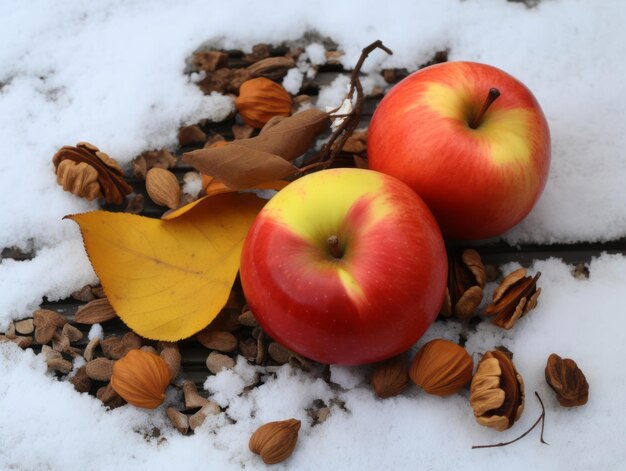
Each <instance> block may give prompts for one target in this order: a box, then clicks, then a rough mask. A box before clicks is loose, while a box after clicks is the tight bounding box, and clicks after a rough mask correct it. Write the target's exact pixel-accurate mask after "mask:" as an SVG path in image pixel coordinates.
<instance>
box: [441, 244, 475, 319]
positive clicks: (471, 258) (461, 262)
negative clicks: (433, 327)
mask: <svg viewBox="0 0 626 471" xmlns="http://www.w3.org/2000/svg"><path fill="white" fill-rule="evenodd" d="M485 281H486V274H485V267H484V265H483V262H482V260H481V258H480V254H479V253H478V252H477V251H476V250H474V249H465V250H463V251H460V252H452V253H451V254H449V256H448V287H447V288H446V297H445V300H444V303H443V306H442V308H441V314H442V315H443V316H446V317H450V316H455V317H457V318H459V319H467V318H469V317H472V316H473V315H474V313H475V312H476V308H477V307H478V305H479V304H480V302H481V301H482V300H483V288H484V287H485Z"/></svg>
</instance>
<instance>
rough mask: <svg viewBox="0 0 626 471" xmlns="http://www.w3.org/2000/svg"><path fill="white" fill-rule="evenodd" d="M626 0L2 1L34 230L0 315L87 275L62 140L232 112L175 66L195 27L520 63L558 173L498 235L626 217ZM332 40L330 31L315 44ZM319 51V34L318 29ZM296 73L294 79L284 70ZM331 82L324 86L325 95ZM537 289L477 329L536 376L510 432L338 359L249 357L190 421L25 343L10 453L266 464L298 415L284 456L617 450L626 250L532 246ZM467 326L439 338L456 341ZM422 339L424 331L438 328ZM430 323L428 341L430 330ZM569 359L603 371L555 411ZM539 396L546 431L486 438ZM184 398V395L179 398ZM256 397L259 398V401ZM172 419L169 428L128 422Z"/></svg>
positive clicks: (7, 421) (212, 32)
mask: <svg viewBox="0 0 626 471" xmlns="http://www.w3.org/2000/svg"><path fill="white" fill-rule="evenodd" d="M624 24H626V4H624V3H623V2H622V1H620V0H613V1H611V0H606V1H603V2H591V1H568V2H565V1H549V0H544V1H542V2H540V3H539V5H538V7H536V8H532V9H528V8H526V7H525V6H524V5H523V4H519V3H509V2H506V1H504V0H500V1H496V0H471V1H459V0H440V1H438V2H434V1H432V0H424V1H408V0H407V1H402V2H401V1H397V2H383V3H381V2H378V1H359V2H356V1H354V2H341V3H340V2H332V1H319V0H315V1H313V0H311V1H309V2H306V3H305V2H301V3H296V2H290V1H273V2H253V1H237V0H232V1H229V2H210V1H207V0H187V1H184V2H168V1H165V0H163V1H152V2H139V1H134V2H133V1H125V2H120V1H114V0H108V1H106V0H103V1H99V2H91V3H89V2H80V1H77V0H65V1H56V2H52V1H45V0H39V1H37V0H33V1H30V2H17V1H14V2H5V3H4V4H3V6H2V14H1V15H0V44H2V46H1V47H0V155H2V157H1V158H0V188H1V189H0V248H4V247H11V246H16V247H22V248H25V249H33V250H35V252H36V254H37V255H36V257H35V258H34V259H33V260H30V261H23V262H16V261H12V260H2V261H0V330H1V328H3V327H4V326H5V325H6V322H7V320H8V319H9V318H11V317H13V318H19V317H24V316H26V315H28V314H30V312H31V309H32V308H33V307H35V306H37V305H38V304H39V303H40V302H41V299H42V297H43V296H48V297H49V298H50V299H59V298H62V297H65V296H67V295H68V294H69V293H71V292H72V291H73V290H75V289H77V288H80V287H81V286H82V285H84V284H85V283H88V282H92V281H94V279H95V275H94V274H93V272H92V270H91V268H90V266H89V264H88V261H87V258H86V256H85V255H84V252H83V249H82V243H81V241H80V236H79V234H78V231H77V229H76V227H75V225H74V224H72V223H71V222H69V221H61V218H62V217H63V216H64V215H66V214H70V213H76V212H81V211H85V210H88V209H93V208H95V205H94V204H90V203H86V202H85V201H83V200H80V199H78V198H75V197H74V196H72V195H70V194H69V193H66V192H64V191H63V190H62V189H61V188H60V187H59V186H58V185H57V184H56V182H55V177H54V173H53V171H52V165H51V162H50V159H51V157H52V155H53V154H54V152H55V150H56V149H57V148H59V147H60V146H62V145H64V144H73V143H75V142H78V141H85V140H86V141H90V142H92V143H94V144H96V145H98V146H100V147H101V148H102V149H103V150H105V151H106V152H108V153H109V154H111V155H112V156H114V157H116V158H117V159H118V160H119V161H120V162H122V163H127V162H129V161H130V160H131V159H132V158H133V157H134V156H135V155H136V154H137V153H138V152H140V151H142V150H145V149H147V148H155V147H160V146H172V145H174V144H175V139H176V131H177V128H178V127H179V126H180V125H181V124H186V123H193V122H196V121H198V120H199V119H203V118H213V119H221V118H222V117H223V116H225V115H226V114H227V113H228V111H229V110H230V107H231V101H230V100H229V99H227V98H224V97H221V96H218V95H213V96H208V97H207V96H203V95H202V94H201V93H200V91H199V90H198V89H197V87H196V86H195V85H194V84H193V83H191V82H190V81H189V79H188V77H187V76H186V75H184V74H183V69H184V67H185V59H186V58H187V57H188V56H189V55H190V53H191V52H192V51H193V50H194V49H195V48H196V47H197V46H198V45H199V44H201V43H203V42H205V41H212V42H214V43H215V44H216V45H219V46H224V47H243V48H246V47H250V46H251V45H252V44H255V43H257V42H275V43H276V42H281V41H283V40H289V39H297V38H299V37H301V36H302V34H303V33H304V32H305V31H312V30H315V31H317V32H319V33H320V34H322V35H324V36H329V37H331V38H333V39H334V40H335V41H336V42H337V43H338V44H339V46H340V49H341V50H343V51H344V52H345V55H344V57H343V59H342V60H343V61H344V63H345V64H346V66H351V65H353V64H354V63H355V62H356V59H357V57H358V55H359V52H360V50H361V48H362V47H363V46H365V45H366V44H369V43H370V42H371V41H373V40H374V39H382V40H383V41H384V43H385V44H386V45H387V46H388V47H390V48H391V49H392V50H393V51H394V55H393V56H391V57H388V56H386V55H385V54H382V53H376V54H373V55H372V56H371V59H370V60H369V61H368V63H367V65H366V70H369V71H374V70H376V69H379V68H381V67H408V68H409V69H410V68H415V67H416V66H417V65H419V64H421V63H423V62H425V61H427V60H428V59H429V58H430V57H431V56H432V54H433V53H434V52H435V51H437V50H441V49H444V48H448V49H449V50H450V54H449V58H450V60H475V61H481V62H487V63H490V64H493V65H495V66H498V67H500V68H502V69H504V70H506V71H508V72H510V73H511V74H513V75H515V76H516V77H518V78H519V79H520V80H521V81H522V82H524V83H525V84H526V85H528V87H529V88H530V89H531V90H532V91H533V92H534V93H535V95H536V97H537V98H538V100H539V102H540V103H541V104H542V107H543V109H544V112H545V114H546V116H547V118H548V121H549V123H550V126H551V131H552V139H553V160H552V168H551V174H550V179H549V181H548V185H547V187H546V190H545V193H544V195H543V197H542V199H541V200H540V202H539V204H538V206H537V207H536V208H535V210H534V211H533V212H532V213H531V215H530V216H529V217H528V218H527V219H526V220H525V221H524V222H523V223H522V224H520V226H519V227H517V228H515V229H514V230H512V231H511V232H510V233H509V234H507V235H506V240H507V241H509V242H511V243H518V242H520V243H521V242H539V243H549V242H556V241H558V242H574V241H604V240H611V239H616V238H620V237H624V236H626V190H624V181H626V151H624V150H623V149H625V148H626V134H625V133H624V123H625V122H626V94H624V93H623V78H624V77H626V65H625V62H624V61H623V60H622V59H623V58H624V57H626V34H625V33H624V29H623V25H624ZM318 52H319V51H318ZM310 53H311V55H312V56H315V54H316V48H315V47H313V48H311V49H310ZM291 79H292V81H291V82H290V84H291V86H293V81H294V80H295V81H296V83H297V77H294V76H292V77H291ZM328 96H332V91H330V92H329V93H328ZM532 269H533V270H534V269H539V270H541V271H542V273H543V276H542V278H541V280H540V285H541V287H542V289H543V291H542V295H541V297H540V301H539V306H538V307H537V308H536V310H534V311H532V312H531V313H530V314H529V316H528V317H527V318H526V319H524V320H522V321H520V322H519V323H518V325H517V326H516V327H515V328H514V329H513V330H512V331H510V332H506V333H505V332H503V331H500V330H498V329H496V328H492V327H490V326H487V325H484V326H483V325H482V324H481V326H480V327H479V329H478V332H476V333H472V334H470V335H469V339H468V343H467V348H468V350H469V351H470V352H471V353H473V354H474V356H475V358H476V359H477V358H478V354H479V353H481V352H483V351H485V350H488V349H492V348H493V347H495V346H497V345H500V344H504V345H506V346H507V347H508V348H509V349H510V350H512V351H513V352H514V353H515V358H514V360H515V362H516V365H517V366H518V369H519V370H520V372H521V374H522V375H523V376H524V379H525V382H526V393H527V407H526V411H525V412H524V415H523V416H522V419H521V420H520V422H519V423H518V424H516V425H515V426H514V428H513V429H512V430H510V431H508V432H505V433H503V434H499V433H497V432H495V431H492V430H488V429H485V428H483V427H480V426H479V425H477V424H476V423H475V422H474V419H473V416H472V412H471V409H470V407H469V405H468V401H467V395H458V396H455V397H451V398H447V399H439V398H436V397H431V396H427V395H425V394H423V393H421V392H417V390H416V389H411V390H410V391H408V392H407V393H405V394H404V395H403V396H401V397H399V398H396V399H390V400H386V401H380V400H376V399H374V398H373V396H372V393H371V390H370V388H369V386H368V385H367V384H366V381H365V380H366V377H367V374H366V373H367V370H366V369H346V368H333V369H332V379H333V380H334V381H335V382H336V383H337V384H338V385H339V387H330V386H329V385H328V384H327V383H324V382H322V381H321V380H318V381H313V380H312V379H311V377H309V376H308V375H306V374H304V373H301V372H298V371H295V370H291V369H289V368H288V367H283V368H282V369H280V371H279V373H278V375H277V377H276V378H273V377H269V378H267V381H266V383H265V384H264V386H262V387H260V388H256V389H253V390H252V391H250V392H246V393H243V394H242V391H243V388H244V386H245V384H246V383H247V382H248V381H250V377H251V375H253V374H254V371H252V367H250V366H247V365H245V364H240V365H238V367H237V369H236V374H235V373H231V372H224V373H220V374H219V375H218V376H216V377H211V378H210V379H209V380H208V381H207V383H206V387H207V389H208V390H209V391H211V392H213V393H215V394H216V399H218V400H219V401H220V402H221V404H222V405H224V406H228V410H227V412H228V415H229V416H230V417H231V418H233V419H235V420H236V423H234V424H233V423H230V422H229V421H227V420H226V418H225V416H224V414H222V415H221V416H219V417H218V418H216V419H215V421H214V422H210V423H209V422H207V423H206V424H205V426H204V427H203V429H202V430H200V431H199V432H198V433H196V435H195V436H193V437H181V436H179V435H178V434H177V432H176V431H174V430H172V428H171V427H170V426H169V425H168V424H167V423H166V419H165V414H164V412H163V410H160V409H159V410H157V411H154V412H151V413H146V412H144V411H140V410H137V409H134V408H132V407H130V406H126V407H123V408H121V409H117V410H114V411H112V412H105V410H104V408H103V407H102V406H101V405H100V403H99V401H97V400H95V399H93V398H91V397H89V396H86V395H82V396H81V395H79V394H78V393H76V392H74V391H73V389H72V387H71V385H70V384H67V383H59V382H56V381H54V380H52V379H50V378H49V377H47V376H46V374H45V368H44V366H43V362H42V360H41V359H39V358H35V357H34V356H33V355H32V353H31V352H29V351H26V352H21V351H19V350H18V349H17V348H15V347H14V346H11V345H0V417H1V418H2V419H1V420H0V443H2V446H1V447H0V468H2V469H8V468H10V469H53V470H61V469H62V470H73V469H115V468H117V469H129V468H130V467H131V466H132V467H134V468H136V469H151V470H156V469H189V470H192V469H231V468H232V469H238V468H240V467H242V466H243V465H245V466H246V469H257V468H263V465H262V464H260V461H259V460H258V457H255V456H253V455H252V454H251V453H250V452H249V451H248V450H247V441H248V438H249V435H250V433H251V432H252V431H253V430H254V428H256V426H258V425H259V424H261V423H263V422H266V421H269V420H278V419H285V418H289V417H296V418H299V419H301V420H302V421H303V425H302V430H301V432H300V439H299V443H298V446H297V448H296V451H295V453H294V454H293V456H292V457H291V458H290V460H289V461H287V462H286V463H284V464H283V465H279V466H277V468H278V469H281V468H284V469H298V470H299V469H329V468H336V469H453V468H454V469H580V470H588V469H602V470H613V469H624V468H625V467H626V465H625V464H624V462H626V446H625V445H624V437H625V436H626V420H625V419H626V413H625V412H624V408H623V406H622V402H623V399H624V393H623V391H624V388H625V387H626V372H625V370H624V368H623V367H622V366H621V365H620V359H621V358H623V356H624V354H625V353H626V347H625V346H624V343H623V337H624V326H625V323H624V321H623V320H622V318H621V312H622V311H623V307H622V305H623V302H622V300H621V297H622V293H623V292H624V287H626V258H625V257H624V256H602V257H600V258H599V259H597V260H594V261H593V262H592V263H591V264H590V278H589V279H588V280H579V279H575V278H574V277H572V276H571V274H570V267H567V266H566V265H564V264H563V263H561V262H560V261H558V260H548V261H542V262H536V263H535V265H534V266H533V267H532ZM453 325H454V324H450V323H447V324H442V323H438V324H436V326H435V328H433V329H431V331H429V333H428V334H427V337H428V338H433V337H438V336H443V337H448V338H451V339H455V338H456V337H455V336H456V335H457V334H458V332H456V331H455V328H454V327H453ZM424 340H426V339H424ZM420 343H422V342H420ZM552 352H556V353H558V354H560V355H561V356H564V357H571V358H574V359H575V360H576V361H577V362H578V364H579V366H580V367H581V368H582V370H583V371H584V372H585V373H586V375H587V378H588V381H589V384H590V399H589V403H588V404H587V405H586V406H584V407H581V408H577V409H573V410H566V409H561V408H560V407H559V406H558V404H557V402H556V400H555V398H554V396H553V394H552V392H551V391H550V390H549V388H548V387H547V385H546V384H545V381H544V379H543V369H544V367H545V361H546V359H547V357H548V355H549V354H550V353H552ZM535 390H536V391H538V392H539V393H540V394H541V395H542V397H543V399H544V401H545V403H546V408H547V420H546V427H547V428H546V435H545V438H546V440H547V441H548V443H550V446H545V445H541V444H539V443H538V438H537V437H536V433H535V432H533V435H531V436H529V437H527V438H526V439H524V440H523V441H521V442H519V443H516V444H514V445H512V446H510V447H507V448H496V449H490V450H471V445H473V444H484V443H492V442H499V441H504V440H507V439H509V438H511V437H514V436H517V435H518V434H519V433H521V431H523V430H524V429H525V428H526V427H527V426H528V425H530V424H531V423H532V422H533V421H534V420H535V419H536V417H537V416H538V415H539V411H540V409H539V406H538V404H537V403H536V401H535V399H534V397H533V391H535ZM176 399H177V398H176V397H171V398H170V400H171V401H175V400H176ZM315 399H322V400H324V401H325V402H326V403H330V402H332V400H333V399H338V400H341V401H343V402H345V410H344V409H342V408H340V407H338V406H334V407H332V408H331V409H332V414H331V416H330V418H329V419H328V420H327V421H326V422H324V423H323V424H320V425H316V426H314V427H312V426H311V421H310V419H309V418H308V416H307V415H306V412H305V409H306V408H307V407H309V406H310V405H311V403H312V402H313V401H314V400H315ZM252 411H254V417H251V413H252ZM152 426H157V427H159V428H160V429H161V431H162V433H163V434H164V436H165V438H166V439H167V440H166V441H165V442H162V443H161V444H158V440H156V439H153V440H150V441H147V440H145V439H144V438H143V437H142V435H141V433H136V432H135V431H136V430H146V431H149V430H150V428H151V427H152Z"/></svg>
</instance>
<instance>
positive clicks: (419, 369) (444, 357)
mask: <svg viewBox="0 0 626 471" xmlns="http://www.w3.org/2000/svg"><path fill="white" fill-rule="evenodd" d="M473 366H474V365H473V362H472V357H470V356H469V353H467V351H466V350H465V349H464V348H463V347H461V346H459V345H457V344H456V343H454V342H450V341H449V340H445V339H434V340H431V341H430V342H428V343H427V344H425V345H424V346H423V347H422V348H420V350H419V351H418V352H417V355H415V358H413V362H412V363H411V368H410V370H409V375H410V377H411V380H413V382H414V383H415V384H417V385H418V386H419V387H421V388H422V389H424V391H426V392H427V393H429V394H436V395H437V396H449V395H450V394H454V393H456V392H457V391H459V390H461V389H462V388H463V387H464V386H465V385H466V384H467V383H469V381H470V379H472V369H473Z"/></svg>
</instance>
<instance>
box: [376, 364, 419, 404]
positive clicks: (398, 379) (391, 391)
mask: <svg viewBox="0 0 626 471" xmlns="http://www.w3.org/2000/svg"><path fill="white" fill-rule="evenodd" d="M409 382H410V378H409V368H408V365H407V364H406V359H405V355H398V356H395V357H393V358H390V359H389V360H386V361H383V362H381V363H378V364H377V365H376V367H375V368H374V371H373V372H372V377H371V383H372V387H373V388H374V392H375V393H376V395H377V396H378V397H380V398H381V399H386V398H388V397H393V396H397V395H398V394H401V393H402V392H403V391H404V390H405V389H406V388H407V386H408V385H409Z"/></svg>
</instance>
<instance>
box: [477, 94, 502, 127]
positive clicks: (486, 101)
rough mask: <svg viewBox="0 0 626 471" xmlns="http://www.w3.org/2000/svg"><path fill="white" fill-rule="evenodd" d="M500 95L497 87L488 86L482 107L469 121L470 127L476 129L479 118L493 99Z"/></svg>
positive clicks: (481, 117)
mask: <svg viewBox="0 0 626 471" xmlns="http://www.w3.org/2000/svg"><path fill="white" fill-rule="evenodd" d="M499 96H500V90H498V89H497V88H490V89H489V92H488V93H487V98H485V102H484V103H483V107H482V108H481V109H480V111H479V112H478V114H477V115H476V117H475V118H474V119H473V120H472V122H471V123H470V128H472V129H476V128H477V127H478V125H479V124H480V120H481V119H483V116H484V115H485V113H486V112H487V110H488V109H489V107H490V106H491V105H492V104H493V102H494V101H496V100H497V99H498V97H499Z"/></svg>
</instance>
